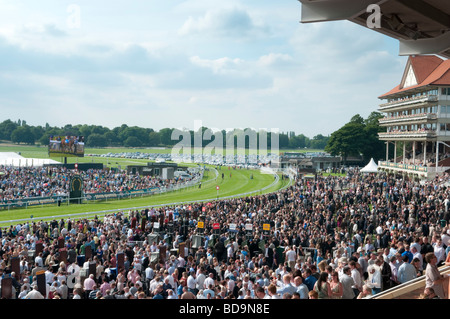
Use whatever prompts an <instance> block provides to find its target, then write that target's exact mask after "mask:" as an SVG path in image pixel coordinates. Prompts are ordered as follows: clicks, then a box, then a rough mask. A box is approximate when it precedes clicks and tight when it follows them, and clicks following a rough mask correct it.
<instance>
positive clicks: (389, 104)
mask: <svg viewBox="0 0 450 319" xmlns="http://www.w3.org/2000/svg"><path fill="white" fill-rule="evenodd" d="M436 101H437V95H434V94H430V95H420V96H416V97H410V98H404V99H400V100H395V101H391V102H387V103H383V104H380V109H384V108H389V107H393V106H403V105H410V104H416V103H426V102H436Z"/></svg>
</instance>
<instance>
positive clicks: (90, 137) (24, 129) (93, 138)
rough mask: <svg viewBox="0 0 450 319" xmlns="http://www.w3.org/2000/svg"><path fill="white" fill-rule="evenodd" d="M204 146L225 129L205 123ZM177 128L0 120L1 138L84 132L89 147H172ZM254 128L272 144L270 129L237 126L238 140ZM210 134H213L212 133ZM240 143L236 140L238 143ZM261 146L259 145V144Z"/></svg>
mask: <svg viewBox="0 0 450 319" xmlns="http://www.w3.org/2000/svg"><path fill="white" fill-rule="evenodd" d="M201 129H202V138H200V140H201V141H202V142H201V143H202V147H205V146H207V145H208V144H209V143H211V142H213V141H215V138H223V145H224V147H225V145H226V131H225V130H223V131H221V132H215V134H212V136H211V138H208V139H207V138H206V137H207V135H208V134H203V133H204V132H205V131H206V130H208V128H206V127H202V128H201ZM174 130H175V129H174V128H163V129H161V130H159V131H155V130H153V129H151V128H143V127H138V126H128V125H126V124H122V125H121V126H119V127H115V128H113V129H110V128H108V127H104V126H100V125H87V124H79V125H71V124H67V125H65V126H64V127H55V126H50V125H49V124H48V123H46V124H45V126H41V125H38V126H32V125H28V124H27V123H26V121H24V120H18V121H12V120H10V119H8V120H5V121H3V122H2V123H0V140H6V141H11V142H13V143H17V144H28V145H35V144H40V145H48V143H49V136H52V135H54V136H57V135H75V136H84V140H85V143H86V147H108V146H109V147H122V146H124V147H152V146H160V147H172V146H174V145H175V144H177V143H178V142H179V141H180V140H181V139H182V137H181V136H178V135H177V134H174V136H172V135H173V134H172V133H173V131H174ZM248 132H251V133H252V134H256V136H257V138H258V141H260V140H259V137H260V136H267V147H268V148H270V147H271V132H265V134H264V135H260V132H256V131H253V130H250V129H245V130H240V129H236V130H235V131H234V132H233V134H235V140H236V139H237V136H239V135H240V134H244V133H248ZM189 133H190V136H191V138H192V145H196V144H194V138H195V135H196V134H200V129H199V130H198V131H197V132H194V131H189ZM278 134H279V139H278V140H279V148H285V149H286V148H292V149H294V148H305V147H306V148H311V149H324V148H325V146H326V145H327V142H328V140H329V137H327V136H323V135H321V134H319V135H316V136H314V137H313V138H309V137H307V136H305V135H303V134H300V135H296V134H295V133H294V132H289V133H278ZM209 135H211V134H209ZM250 135H251V134H248V135H247V136H246V137H245V138H246V147H247V148H248V146H249V144H250V140H249V139H250V137H249V136H250ZM235 145H237V144H235ZM258 147H259V145H258Z"/></svg>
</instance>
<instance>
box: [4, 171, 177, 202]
mask: <svg viewBox="0 0 450 319" xmlns="http://www.w3.org/2000/svg"><path fill="white" fill-rule="evenodd" d="M0 171H1V172H2V174H0V202H7V201H8V200H18V199H24V198H33V197H47V196H65V195H67V194H68V193H69V190H70V178H71V176H73V175H80V176H81V178H82V179H83V192H84V193H85V194H94V193H112V192H127V191H130V190H140V189H147V188H152V187H159V188H164V187H170V186H173V185H176V184H177V183H181V182H184V181H182V180H180V179H178V178H174V179H163V178H161V177H156V176H142V175H138V174H129V173H127V171H126V170H120V169H119V170H110V169H89V170H73V169H72V170H71V169H67V168H64V167H56V166H48V167H13V166H1V167H0Z"/></svg>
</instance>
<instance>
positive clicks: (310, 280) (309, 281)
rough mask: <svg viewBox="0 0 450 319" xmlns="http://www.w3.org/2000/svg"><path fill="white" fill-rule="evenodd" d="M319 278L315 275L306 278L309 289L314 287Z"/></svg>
mask: <svg viewBox="0 0 450 319" xmlns="http://www.w3.org/2000/svg"><path fill="white" fill-rule="evenodd" d="M316 281H317V279H316V277H314V276H313V275H311V276H309V277H306V278H305V282H304V283H305V285H306V287H308V289H309V291H311V290H313V289H314V284H315V283H316Z"/></svg>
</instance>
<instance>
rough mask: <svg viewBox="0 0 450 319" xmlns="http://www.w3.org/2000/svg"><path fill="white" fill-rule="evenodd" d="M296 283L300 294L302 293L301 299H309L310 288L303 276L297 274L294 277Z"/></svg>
mask: <svg viewBox="0 0 450 319" xmlns="http://www.w3.org/2000/svg"><path fill="white" fill-rule="evenodd" d="M294 285H295V288H296V289H297V292H298V294H299V295H300V299H308V292H309V289H308V287H306V285H305V284H304V283H303V277H302V276H297V277H295V278H294Z"/></svg>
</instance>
